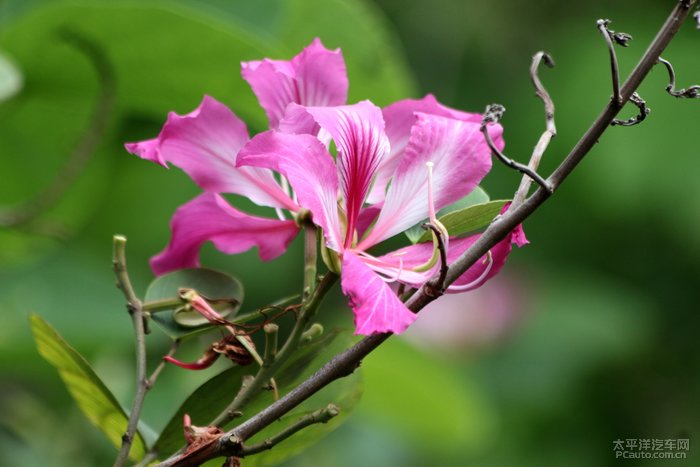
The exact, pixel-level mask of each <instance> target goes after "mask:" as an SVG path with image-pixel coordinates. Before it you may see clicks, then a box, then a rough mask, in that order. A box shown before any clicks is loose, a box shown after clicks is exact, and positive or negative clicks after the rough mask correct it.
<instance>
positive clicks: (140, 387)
mask: <svg viewBox="0 0 700 467" xmlns="http://www.w3.org/2000/svg"><path fill="white" fill-rule="evenodd" d="M113 247H114V251H113V255H112V268H113V269H114V275H115V276H116V278H117V287H118V288H119V289H120V290H121V291H122V293H123V294H124V297H125V298H126V307H127V309H128V310H129V314H130V315H131V320H132V322H133V325H134V334H135V340H136V394H135V395H134V401H133V403H132V405H131V412H130V413H129V421H128V423H127V426H126V432H125V433H124V435H123V436H122V445H121V448H120V449H119V453H118V454H117V458H116V460H115V461H114V465H115V467H117V466H122V465H124V462H126V460H127V459H128V457H129V451H130V450H131V445H132V444H133V441H134V436H135V435H136V428H137V426H138V422H139V418H140V417H141V408H142V407H143V401H144V399H145V398H146V392H148V386H149V385H148V380H147V379H146V333H145V328H144V313H143V308H142V307H141V300H139V298H138V297H137V296H136V294H135V293H134V288H133V287H132V285H131V280H130V279H129V273H128V271H127V268H126V237H124V236H122V235H115V236H114V239H113Z"/></svg>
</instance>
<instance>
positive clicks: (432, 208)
mask: <svg viewBox="0 0 700 467" xmlns="http://www.w3.org/2000/svg"><path fill="white" fill-rule="evenodd" d="M425 165H426V166H428V215H429V216H430V222H431V223H435V221H437V216H436V215H435V203H434V202H433V166H434V165H435V164H433V161H428V162H426V163H425Z"/></svg>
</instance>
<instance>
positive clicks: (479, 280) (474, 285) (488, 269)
mask: <svg viewBox="0 0 700 467" xmlns="http://www.w3.org/2000/svg"><path fill="white" fill-rule="evenodd" d="M485 262H488V265H487V266H486V269H484V272H482V273H481V275H480V276H479V277H477V278H476V280H474V281H472V282H470V283H468V284H462V285H451V286H449V287H448V288H447V290H448V291H450V292H468V291H470V290H474V289H476V288H477V287H479V286H481V285H482V284H483V283H484V281H485V280H486V277H487V276H488V275H489V272H491V268H492V267H493V257H492V256H491V250H489V251H488V252H487V253H486V259H485V260H484V261H483V262H482V264H483V263H485Z"/></svg>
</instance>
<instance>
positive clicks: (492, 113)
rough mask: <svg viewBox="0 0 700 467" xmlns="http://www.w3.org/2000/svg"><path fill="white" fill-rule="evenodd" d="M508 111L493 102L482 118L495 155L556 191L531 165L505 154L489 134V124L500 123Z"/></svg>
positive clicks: (483, 127)
mask: <svg viewBox="0 0 700 467" xmlns="http://www.w3.org/2000/svg"><path fill="white" fill-rule="evenodd" d="M505 111H506V109H505V107H503V106H502V105H500V104H491V105H488V106H486V110H485V111H484V117H483V119H482V120H481V133H483V135H484V139H485V140H486V144H488V146H489V149H491V152H492V153H493V155H495V156H496V157H497V158H498V160H500V161H501V162H503V163H504V164H505V165H507V166H508V167H510V168H511V169H515V170H517V171H518V172H520V173H523V174H525V175H527V176H528V177H530V178H531V179H533V180H534V181H535V182H536V183H537V184H538V185H540V186H541V187H542V188H544V189H545V190H547V191H548V192H549V193H553V192H554V188H553V187H552V184H551V183H549V182H548V181H547V180H545V179H544V178H543V177H542V176H541V175H540V174H538V173H537V172H535V171H534V170H532V169H531V168H530V167H528V166H527V165H524V164H521V163H519V162H515V161H514V160H512V159H510V158H508V157H507V156H506V155H505V154H503V153H502V152H501V151H500V150H499V149H498V148H497V147H496V145H495V144H494V142H493V139H491V135H490V134H489V130H488V125H489V124H492V123H498V121H499V120H500V119H501V117H503V113H504V112H505Z"/></svg>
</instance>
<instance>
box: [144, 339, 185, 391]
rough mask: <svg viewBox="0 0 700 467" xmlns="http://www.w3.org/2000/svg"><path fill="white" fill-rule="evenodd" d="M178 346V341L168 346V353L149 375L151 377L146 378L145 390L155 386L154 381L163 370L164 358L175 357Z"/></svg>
mask: <svg viewBox="0 0 700 467" xmlns="http://www.w3.org/2000/svg"><path fill="white" fill-rule="evenodd" d="M179 346H180V339H175V340H174V341H173V343H172V344H171V345H170V350H168V353H167V354H165V356H164V357H163V358H162V359H161V360H160V363H158V366H157V367H156V369H155V370H153V373H151V376H149V377H148V379H147V380H146V389H147V390H149V391H150V390H151V388H152V387H153V385H154V384H155V382H156V380H157V379H158V376H160V373H161V372H162V371H163V369H164V368H165V363H166V360H165V357H172V356H173V355H175V352H177V348H178V347H179Z"/></svg>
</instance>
